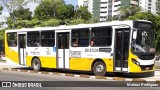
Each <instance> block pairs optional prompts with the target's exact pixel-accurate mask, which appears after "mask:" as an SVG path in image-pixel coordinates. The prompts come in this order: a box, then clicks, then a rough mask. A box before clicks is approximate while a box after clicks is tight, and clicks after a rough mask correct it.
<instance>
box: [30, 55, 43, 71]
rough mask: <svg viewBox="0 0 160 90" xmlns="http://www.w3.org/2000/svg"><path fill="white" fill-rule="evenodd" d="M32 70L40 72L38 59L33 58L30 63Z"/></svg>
mask: <svg viewBox="0 0 160 90" xmlns="http://www.w3.org/2000/svg"><path fill="white" fill-rule="evenodd" d="M32 68H33V70H35V71H40V70H41V62H40V60H39V59H38V58H34V59H33V61H32Z"/></svg>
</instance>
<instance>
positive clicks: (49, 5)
mask: <svg viewBox="0 0 160 90" xmlns="http://www.w3.org/2000/svg"><path fill="white" fill-rule="evenodd" d="M63 5H64V1H63V0H42V2H40V4H39V5H38V6H37V7H36V9H35V11H34V13H35V15H34V18H36V19H40V20H45V19H47V20H48V19H53V18H54V19H55V18H57V16H56V12H57V9H58V8H59V7H61V6H63Z"/></svg>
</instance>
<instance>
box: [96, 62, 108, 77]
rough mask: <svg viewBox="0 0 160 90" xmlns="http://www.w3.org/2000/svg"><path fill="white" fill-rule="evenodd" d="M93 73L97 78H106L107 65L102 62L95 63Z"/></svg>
mask: <svg viewBox="0 0 160 90" xmlns="http://www.w3.org/2000/svg"><path fill="white" fill-rule="evenodd" d="M93 72H94V74H95V75H96V76H104V75H105V74H106V65H105V64H104V63H103V62H101V61H98V62H95V64H94V66H93Z"/></svg>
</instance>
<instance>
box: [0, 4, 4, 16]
mask: <svg viewBox="0 0 160 90" xmlns="http://www.w3.org/2000/svg"><path fill="white" fill-rule="evenodd" d="M2 10H3V7H2V6H0V15H1V14H2Z"/></svg>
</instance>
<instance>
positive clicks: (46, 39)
mask: <svg viewBox="0 0 160 90" xmlns="http://www.w3.org/2000/svg"><path fill="white" fill-rule="evenodd" d="M54 45H55V32H54V31H42V32H41V46H42V47H54Z"/></svg>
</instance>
